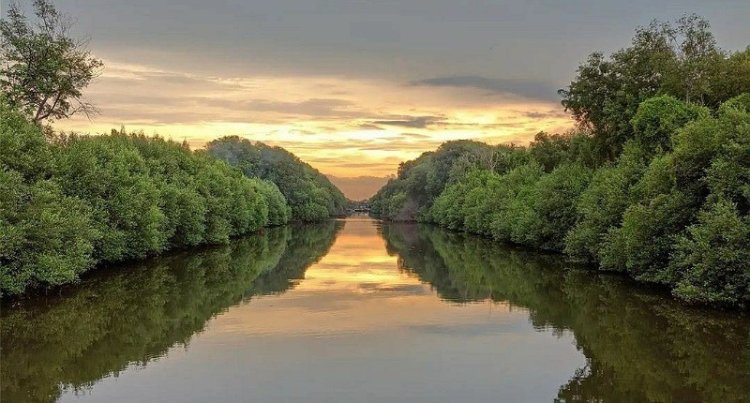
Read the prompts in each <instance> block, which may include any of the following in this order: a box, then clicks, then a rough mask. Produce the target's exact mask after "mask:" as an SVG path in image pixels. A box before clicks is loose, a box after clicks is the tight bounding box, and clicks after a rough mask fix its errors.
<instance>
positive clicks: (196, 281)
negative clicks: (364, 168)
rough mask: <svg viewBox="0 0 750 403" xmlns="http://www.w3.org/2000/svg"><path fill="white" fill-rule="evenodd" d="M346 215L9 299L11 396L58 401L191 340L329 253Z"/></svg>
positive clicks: (7, 387) (5, 373)
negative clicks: (209, 323)
mask: <svg viewBox="0 0 750 403" xmlns="http://www.w3.org/2000/svg"><path fill="white" fill-rule="evenodd" d="M341 228H342V222H340V221H329V222H327V223H324V224H315V225H300V226H288V227H280V228H271V229H267V230H265V231H264V232H263V233H262V234H258V235H255V236H251V237H247V238H243V239H238V240H235V241H233V242H232V243H231V244H230V245H227V246H220V247H213V248H206V249H203V250H200V251H197V252H196V251H191V252H184V253H181V254H177V255H172V256H168V257H160V258H154V259H151V260H149V261H146V262H139V263H137V264H133V265H128V266H119V267H111V268H107V269H102V270H99V271H96V272H95V273H94V274H93V275H92V276H90V277H88V278H86V279H84V284H82V285H80V286H76V287H68V288H65V289H62V290H60V295H53V296H46V297H45V296H40V297H36V298H29V299H28V300H26V301H16V302H15V303H13V304H12V305H13V306H6V305H10V304H4V306H3V309H2V316H0V319H1V322H0V332H1V334H0V336H2V337H1V343H2V373H1V375H0V385H2V393H1V396H2V399H3V401H7V402H27V401H29V402H51V401H55V400H56V399H57V398H58V397H59V396H60V394H61V393H62V391H63V390H65V389H67V388H72V389H76V390H78V389H82V388H87V387H90V386H91V385H93V384H94V382H96V381H97V380H99V379H101V378H103V377H105V376H108V375H115V376H116V375H118V373H119V372H120V371H123V370H124V369H125V368H127V367H128V366H129V365H141V366H145V365H147V364H148V363H149V362H150V361H151V360H153V359H155V358H158V357H160V356H162V355H164V354H165V353H166V352H167V351H168V350H169V349H170V348H171V347H173V346H179V345H183V346H185V347H186V348H187V347H188V345H189V342H190V339H191V337H192V336H193V335H195V334H197V333H200V332H201V331H202V330H203V329H204V327H205V324H206V322H207V321H208V320H209V319H211V318H212V317H214V316H216V315H217V314H219V313H221V312H223V311H224V310H226V309H227V308H228V307H231V306H233V305H236V304H238V303H241V302H244V301H248V300H249V299H250V298H252V297H253V296H254V295H263V294H272V293H281V292H284V291H285V290H287V289H288V288H290V287H293V286H294V285H295V284H296V283H297V281H298V280H299V279H302V278H303V276H304V272H305V269H306V268H307V267H308V266H309V265H311V264H312V263H314V262H315V261H317V260H319V259H320V258H321V257H322V256H324V255H325V254H326V253H327V251H328V249H329V248H330V247H331V245H332V244H333V241H334V240H335V237H336V234H337V232H338V231H339V230H340V229H341Z"/></svg>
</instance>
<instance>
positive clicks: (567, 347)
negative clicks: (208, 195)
mask: <svg viewBox="0 0 750 403" xmlns="http://www.w3.org/2000/svg"><path fill="white" fill-rule="evenodd" d="M1 315H2V316H1V319H2V322H1V323H2V325H1V329H0V330H1V332H2V333H1V335H0V336H2V339H0V340H1V342H2V358H1V364H2V366H1V367H0V368H1V369H0V371H1V377H0V382H1V384H0V385H1V387H2V389H1V390H0V392H1V393H2V394H1V395H0V399H2V401H3V402H26V401H28V402H37V401H38V402H51V401H62V402H73V401H76V402H78V401H84V402H85V401H92V402H93V401H96V402H211V401H213V402H247V401H253V402H255V401H257V402H274V401H279V402H300V401H305V402H339V401H340V402H382V401H408V402H457V401H461V402H490V401H491V402H496V401H505V402H549V401H565V402H579V401H586V402H591V401H597V402H703V401H707V402H740V401H750V322H748V320H747V319H746V318H744V317H742V316H741V315H738V314H736V313H735V314H721V313H717V312H710V311H703V310H696V309H688V308H686V307H684V306H682V305H680V304H677V303H674V302H673V301H671V300H669V299H668V298H666V297H665V296H664V295H663V294H661V293H659V292H650V291H644V290H643V289H640V288H635V287H633V286H632V285H630V284H629V283H627V282H625V281H623V280H622V279H620V278H618V277H613V276H602V275H596V274H594V273H591V272H585V271H580V270H574V269H572V268H571V267H570V265H568V264H566V263H565V262H564V261H563V259H562V258H561V257H560V256H545V255H539V254H534V253H529V252H524V251H520V250H515V249H508V248H504V247H502V246H499V245H497V244H493V243H491V242H488V241H486V240H482V239H478V238H474V237H469V236H461V235H459V234H455V233H448V232H445V231H443V230H440V229H435V228H430V227H419V226H417V225H413V224H398V225H397V224H380V223H379V222H377V221H373V220H370V219H368V218H365V217H352V218H349V219H346V220H339V221H332V222H328V223H325V224H320V225H312V226H295V227H285V228H277V229H273V230H269V231H266V232H265V233H264V234H263V235H257V236H253V237H249V238H245V239H241V240H237V241H235V242H233V243H232V244H231V245H229V246H226V247H218V248H209V249H202V250H198V251H191V252H185V253H182V254H178V255H172V256H169V257H164V258H159V259H153V260H150V261H147V262H145V263H139V264H134V265H131V266H129V267H119V268H109V269H103V270H99V271H97V272H96V273H94V275H92V276H90V277H88V278H86V279H84V282H83V283H82V284H80V285H79V286H76V287H70V288H67V289H64V290H62V291H61V292H60V293H59V295H58V293H56V294H55V295H54V296H46V297H38V298H32V299H29V300H27V301H19V302H14V303H7V302H6V303H4V305H3V306H2V314H1Z"/></svg>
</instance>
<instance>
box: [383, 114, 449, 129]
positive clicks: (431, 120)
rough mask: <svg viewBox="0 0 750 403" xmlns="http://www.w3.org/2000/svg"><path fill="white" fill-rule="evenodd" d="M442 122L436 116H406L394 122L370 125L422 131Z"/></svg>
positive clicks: (386, 121) (388, 121)
mask: <svg viewBox="0 0 750 403" xmlns="http://www.w3.org/2000/svg"><path fill="white" fill-rule="evenodd" d="M439 122H442V119H441V118H440V117H437V116H406V117H399V118H396V119H394V120H375V121H373V122H372V123H373V124H376V125H386V126H401V127H411V128H415V129H424V128H425V127H427V126H429V125H432V124H435V123H439Z"/></svg>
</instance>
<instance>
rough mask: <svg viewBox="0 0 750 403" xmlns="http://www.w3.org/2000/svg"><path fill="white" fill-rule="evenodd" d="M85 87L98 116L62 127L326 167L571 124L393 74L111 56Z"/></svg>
mask: <svg viewBox="0 0 750 403" xmlns="http://www.w3.org/2000/svg"><path fill="white" fill-rule="evenodd" d="M104 62H105V65H106V68H105V69H104V71H103V74H102V75H101V77H99V78H98V79H97V80H96V81H95V82H94V84H92V85H91V87H90V88H89V89H88V90H87V95H88V98H89V99H90V100H91V101H92V102H93V103H94V104H96V105H98V106H99V109H100V114H99V115H97V116H94V117H92V119H91V120H88V119H87V118H85V117H82V116H78V117H77V118H75V119H72V120H66V121H60V122H58V123H57V124H56V127H58V128H59V129H62V130H74V131H78V132H85V133H102V132H108V131H109V130H110V129H112V128H118V129H119V128H120V127H121V126H124V127H125V128H126V129H127V130H129V131H140V130H142V131H143V132H145V133H146V134H149V135H151V134H158V135H161V136H163V137H166V138H171V139H173V140H176V141H187V142H188V143H189V144H190V145H191V146H192V147H194V148H200V147H203V146H204V145H205V144H206V143H207V142H209V141H211V140H213V139H216V138H218V137H221V136H226V135H238V136H241V137H244V138H247V139H250V140H253V141H262V142H265V143H268V144H272V145H278V146H282V147H284V148H287V149H288V150H290V151H292V152H293V153H295V154H296V155H297V156H299V157H300V158H301V159H302V160H304V161H306V162H309V163H310V164H311V165H313V166H314V167H316V168H318V169H320V170H321V171H322V172H323V173H326V174H331V175H336V176H343V177H351V176H360V175H373V176H386V175H390V174H393V173H395V169H396V167H397V166H398V163H399V162H401V161H404V160H407V159H412V158H415V157H416V156H418V155H419V154H421V153H422V152H425V151H429V150H434V149H435V148H437V147H438V146H439V145H440V143H442V142H444V141H448V140H457V139H476V140H480V141H485V142H488V143H493V144H494V143H511V142H513V143H521V144H523V143H526V142H528V141H529V139H530V138H531V137H532V136H533V135H534V134H535V133H536V132H538V131H540V130H546V131H553V132H554V131H563V130H566V129H568V128H569V127H570V126H571V121H570V119H569V118H568V117H567V115H566V114H565V113H563V111H562V110H561V107H560V106H559V105H558V104H557V103H555V102H552V101H539V100H530V99H526V98H523V97H520V96H516V95H512V94H510V93H508V94H503V93H490V92H487V91H484V90H481V89H471V88H468V89H467V88H454V87H436V86H427V85H419V84H418V83H404V82H397V81H394V80H387V79H362V78H342V77H336V76H323V75H268V74H264V75H248V76H232V77H229V76H226V77H219V76H211V75H202V74H195V73H189V72H187V71H178V70H165V69H160V68H156V67H153V66H149V65H145V64H143V65H141V64H129V63H122V62H119V61H117V60H109V59H107V60H105V61H104Z"/></svg>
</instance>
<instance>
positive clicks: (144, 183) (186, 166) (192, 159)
mask: <svg viewBox="0 0 750 403" xmlns="http://www.w3.org/2000/svg"><path fill="white" fill-rule="evenodd" d="M0 112H1V113H2V116H0V117H1V118H2V119H0V146H2V147H1V148H0V292H2V293H4V294H18V293H21V292H23V291H24V290H26V288H28V287H38V286H41V287H46V286H54V285H60V284H65V283H69V282H73V281H76V280H77V279H78V276H79V275H80V274H81V273H83V272H85V271H86V270H89V269H90V268H91V267H93V266H94V265H95V264H97V263H99V262H114V261H120V260H127V259H134V258H141V257H144V256H148V255H154V254H157V253H160V252H162V251H164V250H167V249H171V248H182V247H189V246H195V245H200V244H207V243H226V242H228V241H229V238H230V237H233V236H239V235H243V234H247V233H250V232H253V231H256V230H258V229H259V228H261V227H263V226H267V225H281V224H284V223H286V222H287V221H288V220H289V216H290V214H289V206H287V204H286V200H285V198H284V196H283V195H282V194H281V192H280V191H279V190H278V188H277V187H276V186H275V185H274V184H273V183H270V182H267V181H263V180H261V179H256V178H246V177H245V176H244V175H242V173H241V172H239V171H238V170H236V169H233V168H231V167H230V166H228V165H227V164H225V163H224V162H222V161H218V160H216V159H214V158H212V157H210V156H209V155H207V154H205V153H203V152H192V151H190V150H189V149H188V148H186V147H182V146H180V145H179V144H176V143H173V142H170V141H165V140H163V139H159V138H148V137H145V136H143V135H135V134H126V133H124V132H116V131H113V132H112V133H111V134H110V135H102V136H68V137H59V138H57V139H56V141H55V142H54V143H53V142H50V141H48V139H46V138H45V136H44V134H43V133H42V129H41V128H40V127H38V126H36V125H34V124H33V123H31V122H30V121H28V120H27V119H26V118H25V117H23V116H22V115H21V114H20V113H18V112H15V111H14V110H13V108H11V107H10V106H9V105H8V103H6V102H4V101H3V102H0Z"/></svg>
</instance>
